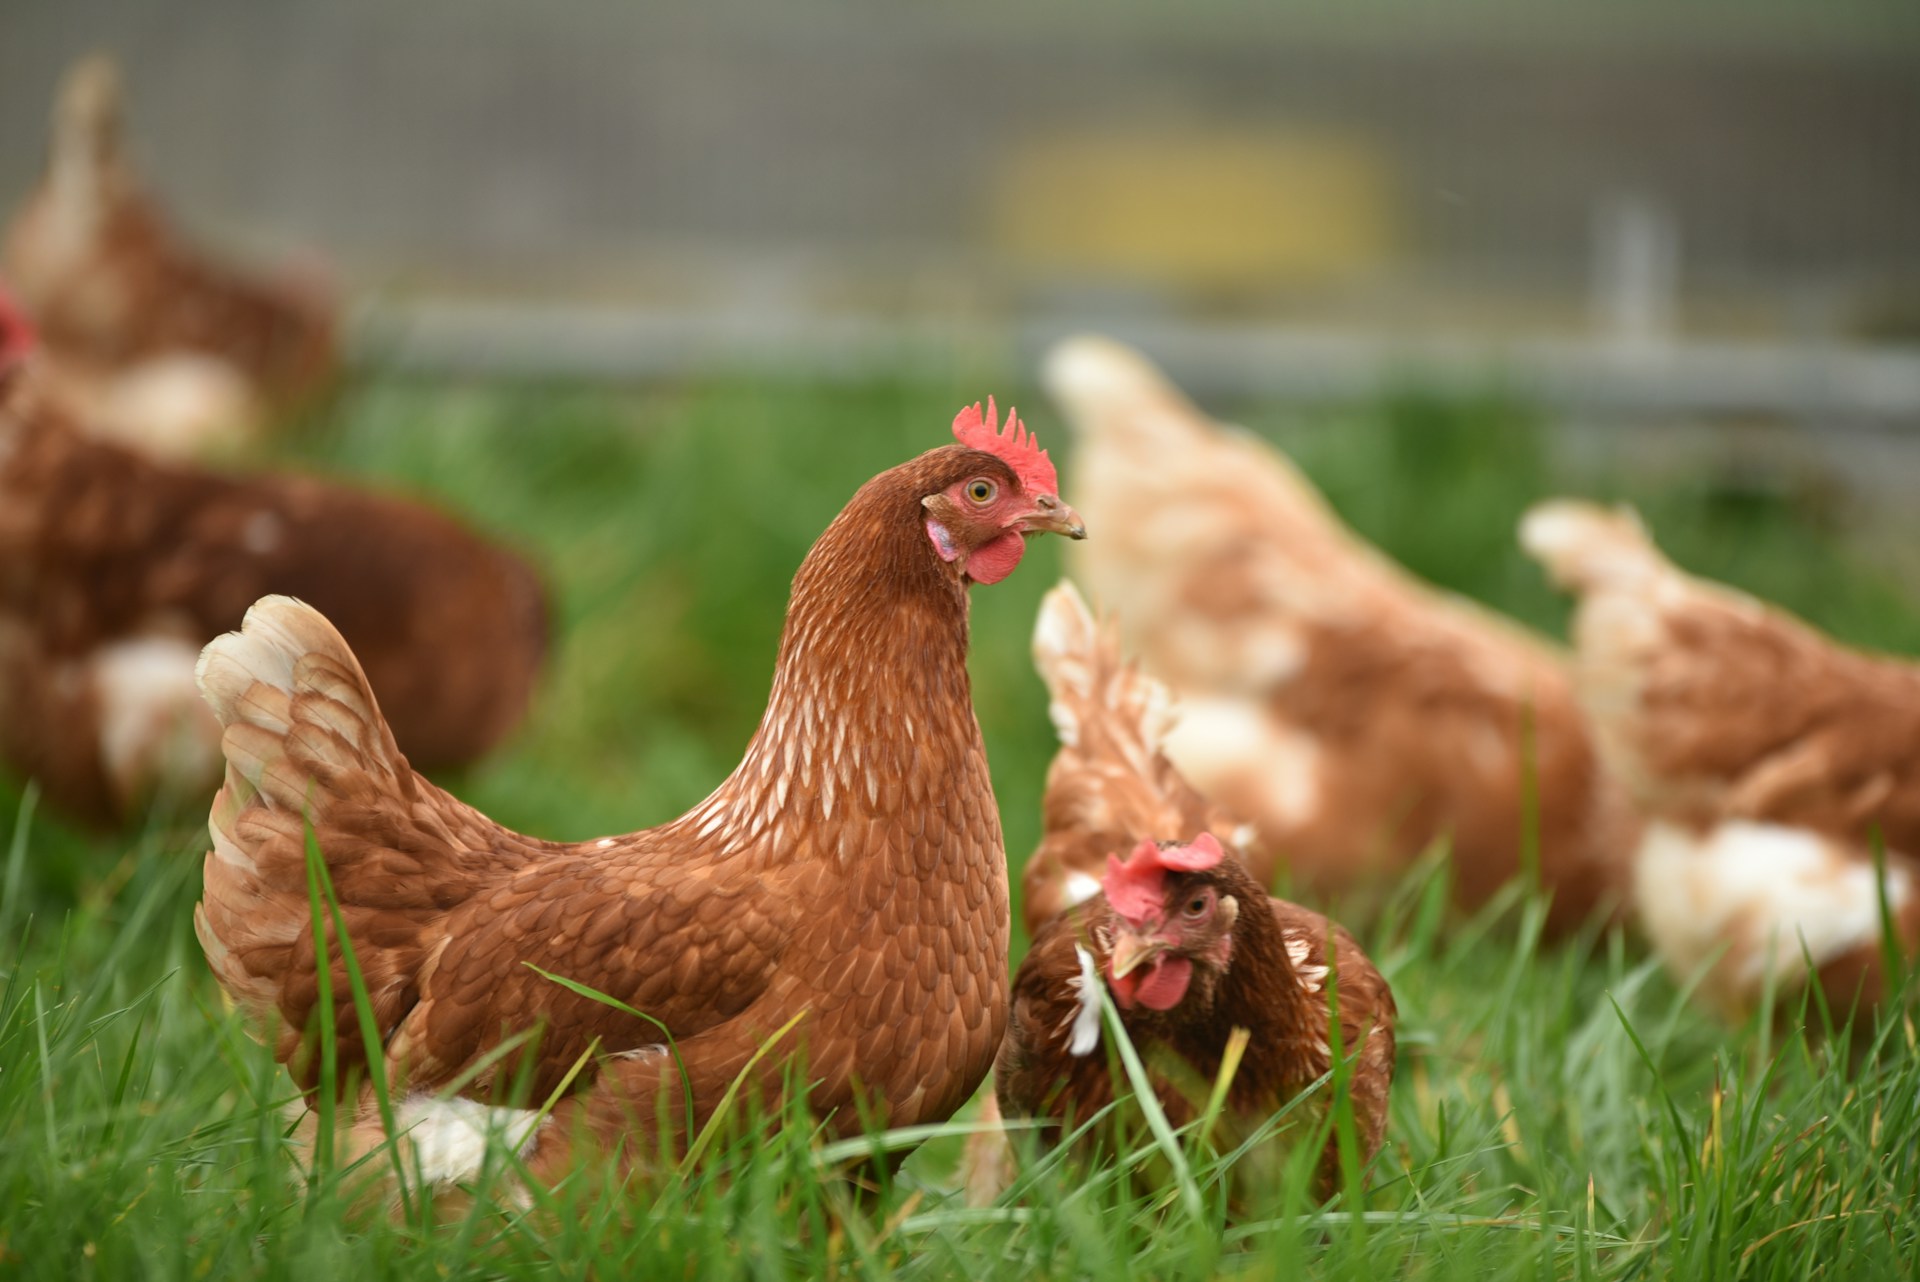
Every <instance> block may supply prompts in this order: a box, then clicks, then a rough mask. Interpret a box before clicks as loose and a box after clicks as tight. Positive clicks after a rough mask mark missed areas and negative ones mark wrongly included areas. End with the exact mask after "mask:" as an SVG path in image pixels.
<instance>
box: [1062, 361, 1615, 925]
mask: <svg viewBox="0 0 1920 1282" xmlns="http://www.w3.org/2000/svg"><path fill="white" fill-rule="evenodd" d="M1045 377H1046V384H1047V387H1048V389H1049V391H1050V392H1051V393H1052V394H1053V396H1054V397H1055V399H1056V400H1057V401H1058V402H1059V403H1060V405H1061V406H1062V407H1063V409H1064V410H1065V412H1066V416H1067V418H1068V420H1069V421H1070V422H1071V424H1072V426H1073V428H1074V430H1075V432H1076V434H1077V437H1078V440H1077V447H1076V450H1075V453H1074V467H1075V471H1076V493H1077V495H1079V496H1081V497H1083V499H1084V503H1085V508H1086V511H1087V512H1088V513H1089V517H1088V519H1089V520H1091V521H1094V522H1095V523H1097V525H1098V526H1099V528H1100V530H1101V532H1102V538H1101V539H1100V540H1099V541H1098V544H1097V545H1093V544H1090V545H1089V546H1088V548H1087V549H1085V551H1084V552H1083V553H1082V554H1080V555H1078V556H1077V557H1076V560H1075V567H1076V572H1077V574H1078V575H1079V576H1080V578H1081V580H1082V582H1083V583H1084V584H1085V585H1086V586H1087V588H1088V590H1089V593H1090V595H1091V596H1092V598H1093V600H1094V601H1095V603H1096V604H1097V605H1098V606H1100V607H1101V608H1103V609H1110V610H1112V611H1114V613H1115V615H1116V616H1117V617H1118V619H1119V622H1120V626H1121V629H1122V633H1123V636H1124V637H1125V639H1126V641H1127V642H1128V645H1129V647H1130V648H1131V649H1132V650H1133V651H1134V652H1135V653H1136V654H1137V655H1138V656H1139V658H1140V661H1141V662H1142V664H1143V665H1144V666H1145V668H1146V669H1147V671H1149V672H1151V673H1153V674H1154V675H1155V676H1157V677H1159V678H1161V679H1162V680H1164V681H1165V682H1166V683H1167V684H1168V685H1169V686H1170V687H1171V688H1172V689H1173V691H1174V693H1175V695H1176V696H1177V697H1178V699H1179V705H1180V713H1179V718H1178V722H1177V724H1176V725H1175V727H1174V728H1173V730H1172V731H1171V732H1170V733H1169V734H1168V736H1167V738H1166V751H1167V755H1168V756H1169V757H1171V758H1172V760H1173V763H1174V764H1175V765H1176V766H1178V767H1179V769H1180V772H1181V773H1182V774H1184V775H1185V776H1186V777H1187V778H1188V779H1189V780H1191V781H1192V782H1193V784H1194V785H1195V786H1196V787H1198V788H1199V789H1200V791H1201V792H1203V793H1204V794H1206V796H1207V797H1208V798H1209V799H1210V800H1212V801H1213V802H1215V803H1217V804H1219V805H1221V806H1223V807H1225V808H1226V809H1228V810H1230V811H1232V812H1233V813H1235V814H1237V815H1240V816H1242V817H1243V818H1245V819H1247V820H1250V821H1251V822H1252V823H1253V824H1254V825H1255V828H1256V829H1257V837H1256V839H1255V841H1254V843H1253V845H1252V848H1251V849H1250V850H1249V851H1248V856H1249V863H1250V866H1251V867H1252V869H1253V871H1254V872H1255V874H1256V875H1257V876H1259V877H1262V878H1265V877H1267V876H1269V875H1270V874H1271V872H1272V871H1273V870H1274V868H1275V866H1276V865H1277V864H1285V865H1286V866H1288V867H1290V868H1291V869H1292V871H1293V873H1294V876H1295V878H1296V881H1297V882H1298V883H1299V884H1301V885H1303V886H1304V887H1306V888H1308V889H1312V890H1325V889H1329V888H1334V887H1340V886H1352V885H1356V884H1365V883H1368V882H1378V881H1383V880H1386V879H1389V878H1391V877H1393V876H1395V875H1396V874H1397V873H1398V872H1399V871H1400V870H1401V869H1403V868H1404V867H1405V866H1406V865H1407V864H1408V863H1409V862H1410V861H1411V860H1412V859H1413V858H1414V857H1416V856H1417V855H1418V854H1419V853H1420V852H1421V851H1422V850H1424V849H1426V848H1427V846H1428V845H1429V844H1430V843H1432V842H1433V841H1435V840H1436V839H1441V838H1445V839H1447V840H1449V841H1450V842H1451V846H1452V851H1453V861H1454V867H1455V871H1456V877H1457V884H1458V887H1459V889H1460V891H1461V892H1462V898H1463V899H1464V900H1465V901H1466V902H1468V903H1478V902H1480V901H1482V900H1484V899H1485V898H1486V897H1487V896H1488V895H1489V894H1490V893H1492V891H1493V890H1494V889H1496V888H1497V887H1498V886H1500V885H1501V884H1502V883H1503V882H1505V881H1507V880H1508V879H1509V878H1511V877H1513V876H1514V875H1515V873H1516V872H1517V871H1519V869H1520V865H1521V854H1522V850H1523V844H1524V841H1525V839H1526V836H1527V832H1528V827H1529V824H1530V819H1529V817H1528V805H1527V793H1528V789H1529V787H1531V788H1534V789H1535V790H1536V794H1535V795H1536V796H1537V801H1538V832H1539V842H1540V845H1539V849H1540V856H1541V871H1542V875H1543V880H1544V881H1545V884H1546V885H1547V886H1548V887H1550V888H1551V889H1552V890H1553V891H1554V895H1555V899H1554V921H1553V924H1554V925H1555V926H1556V927H1567V926H1571V925H1573V924H1574V923H1576V922H1578V921H1580V920H1583V919H1585V918H1586V917H1587V916H1588V915H1589V914H1590V913H1592V912H1593V911H1594V910H1595V909H1596V908H1597V907H1600V906H1602V905H1607V904H1610V903H1612V902H1615V901H1617V899H1618V898H1619V897H1620V896H1621V895H1622V894H1623V891H1624V880H1625V878H1624V869H1625V859H1626V855H1627V854H1628V853H1629V852H1630V851H1631V849H1632V847H1633V842H1634V840H1635V838H1636V834H1637V821H1636V819H1635V816H1634V815H1633V813H1632V811H1631V808H1630V807H1629V805H1628V804H1627V802H1626V799H1625V797H1624V794H1623V793H1622V791H1621V789H1620V788H1619V787H1618V786H1617V785H1616V784H1615V783H1614V782H1613V781H1612V780H1611V779H1609V778H1608V777H1607V776H1606V775H1605V774H1604V773H1603V772H1602V770H1601V769H1600V765H1599V761H1598V757H1597V754H1596V752H1595V751H1594V747H1593V744H1592V741H1591V738H1590V735H1589V732H1588V728H1587V724H1586V719H1585V716H1584V714H1583V713H1582V712H1581V710H1580V707H1579V705H1578V703H1577V701H1576V700H1575V698H1574V694H1573V690H1572V684H1571V680H1570V677H1569V675H1568V671H1567V667H1566V659H1565V656H1564V654H1563V653H1562V652H1561V651H1560V650H1559V649H1558V648H1557V647H1555V646H1553V645H1552V644H1551V643H1549V642H1548V641H1547V640H1546V639H1545V638H1542V637H1539V636H1537V635H1535V634H1534V633H1532V632H1529V631H1527V630H1526V629H1524V628H1522V627H1520V626H1519V625H1517V624H1515V623H1513V622H1512V621H1510V620H1507V619H1505V618H1502V617H1499V616H1497V615H1495V614H1493V613H1492V612H1490V611H1488V610H1485V609H1482V608H1480V607H1478V606H1476V605H1474V604H1472V603H1470V602H1468V601H1465V600H1462V599H1460V598H1458V597H1455V596H1452V595H1449V594H1446V593H1443V592H1440V591H1437V590H1436V589H1434V588H1432V587H1430V586H1428V585H1427V584H1424V583H1421V582H1419V581H1418V580H1416V579H1414V578H1413V577H1412V576H1411V575H1409V574H1408V573H1407V572H1405V571H1404V570H1402V569H1401V568H1400V567H1398V566H1396V565H1394V564H1393V563H1392V562H1390V561H1388V560H1387V559H1386V558H1385V557H1384V556H1382V555H1381V554H1380V553H1379V552H1378V551H1377V550H1376V549H1374V548H1372V547H1370V546H1368V545H1367V544H1365V543H1364V542H1362V541H1361V540H1360V539H1359V538H1358V537H1357V536H1356V535H1354V534H1353V533H1352V532H1351V531H1350V530H1348V529H1347V528H1346V527H1345V526H1344V525H1342V524H1341V522H1340V520H1339V518H1338V517H1336V516H1335V515H1334V513H1333V512H1332V511H1331V510H1330V509H1329V508H1328V506H1327V504H1326V502H1325V500H1324V499H1322V498H1321V496H1320V495H1319V494H1318V493H1317V492H1316V491H1315V490H1314V489H1313V487H1312V486H1311V484H1309V483H1308V481H1307V480H1306V478H1305V477H1303V476H1302V475H1301V474H1300V473H1299V472H1298V471H1297V470H1296V469H1295V468H1294V467H1293V466H1292V464H1291V463H1289V462H1288V461H1287V459H1286V458H1285V457H1283V456H1282V455H1281V454H1280V452H1279V451H1278V450H1276V449H1275V448H1274V447H1273V446H1271V445H1270V444H1268V443H1267V442H1265V441H1262V440H1260V439H1258V438H1256V437H1254V436H1252V435H1249V434H1247V433H1245V432H1242V431H1238V430H1235V429H1231V428H1225V427H1222V426H1220V425H1218V424H1216V423H1214V422H1212V421H1210V420H1209V419H1208V418H1207V417H1206V416H1205V415H1204V414H1202V413H1201V412H1200V411H1199V410H1198V409H1197V408H1195V406H1194V405H1193V404H1192V403H1191V402H1189V401H1188V400H1187V399H1186V398H1185V397H1183V396H1182V395H1181V394H1180V393H1179V392H1178V391H1177V390H1175V389H1174V388H1173V387H1172V386H1170V385H1169V384H1168V382H1167V381H1166V379H1165V378H1163V377H1162V376H1161V374H1160V373H1159V371H1158V370H1156V369H1154V368H1153V367H1152V366H1151V365H1150V364H1149V363H1148V362H1147V361H1146V360H1145V359H1143V358H1142V357H1141V356H1140V355H1139V354H1138V353H1136V352H1133V351H1130V350H1128V349H1127V348H1124V347H1121V346H1119V345H1117V344H1115V343H1112V342H1108V341H1105V340H1100V339H1077V340H1073V341H1071V342H1068V343H1065V344H1063V345H1061V346H1060V347H1059V348H1057V349H1056V350H1055V351H1054V352H1053V354H1052V355H1051V357H1050V358H1049V360H1048V362H1047V367H1046V375H1045ZM1529 752H1531V757H1532V759H1531V761H1529V760H1528V754H1529Z"/></svg>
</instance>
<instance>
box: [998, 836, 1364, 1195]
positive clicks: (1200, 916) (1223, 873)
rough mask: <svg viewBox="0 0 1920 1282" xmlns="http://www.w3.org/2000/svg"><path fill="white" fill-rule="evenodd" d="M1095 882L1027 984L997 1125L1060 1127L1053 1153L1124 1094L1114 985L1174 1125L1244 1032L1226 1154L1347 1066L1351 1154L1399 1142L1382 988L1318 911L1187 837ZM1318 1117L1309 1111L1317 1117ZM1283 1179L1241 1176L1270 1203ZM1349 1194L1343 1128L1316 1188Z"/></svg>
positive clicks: (1212, 845)
mask: <svg viewBox="0 0 1920 1282" xmlns="http://www.w3.org/2000/svg"><path fill="white" fill-rule="evenodd" d="M1100 884H1101V893H1100V894H1099V895H1097V896H1095V897H1094V898H1092V899H1089V900H1087V901H1086V902H1084V903H1082V904H1080V905H1078V906H1077V907H1075V908H1072V909H1069V910H1068V911H1067V912H1066V913H1063V914H1062V915H1061V916H1059V917H1056V918H1055V919H1054V920H1053V921H1052V922H1050V923H1048V924H1047V925H1046V926H1044V927H1042V928H1041V930H1040V932H1039V934H1038V935H1036V936H1035V938H1034V941H1033V948H1032V950H1031V951H1030V952H1028V954H1027V956H1026V959H1025V960H1024V961H1022V962H1021V964H1020V971H1019V973H1018V974H1017V975H1016V976H1015V977H1014V981H1013V1009H1012V1012H1011V1014H1010V1015H1009V1016H1008V1021H1007V1037H1006V1042H1005V1043H1004V1045H1003V1046H1002V1047H1001V1050H1000V1055H999V1059H998V1061H997V1062H996V1064H995V1065H994V1083H995V1091H996V1094H997V1096H998V1101H999V1106H1000V1112H1001V1113H1002V1115H1003V1116H1005V1117H1008V1118H1039V1119H1048V1120H1049V1122H1050V1123H1051V1124H1049V1125H1047V1126H1044V1127H1043V1128H1042V1138H1043V1141H1045V1142H1058V1139H1059V1136H1060V1134H1061V1130H1060V1127H1061V1125H1069V1126H1070V1125H1072V1124H1073V1123H1074V1122H1075V1121H1085V1120H1086V1119H1088V1118H1091V1117H1092V1116H1093V1115H1094V1114H1095V1113H1096V1112H1098V1111H1099V1110H1100V1109H1102V1108H1105V1107H1106V1106H1107V1105H1108V1104H1109V1103H1110V1102H1111V1101H1112V1100H1113V1098H1114V1080H1115V1078H1114V1067H1113V1065H1112V1064H1111V1063H1110V1062H1109V1059H1108V1057H1107V1056H1106V1055H1104V1054H1096V1053H1095V1052H1096V1051H1098V1050H1099V1048H1100V1044H1101V1014H1100V1007H1101V1002H1100V993H1101V989H1102V985H1105V986H1106V987H1107V988H1108V989H1110V990H1111V991H1112V994H1113V997H1114V999H1115V1000H1116V1001H1117V1003H1118V1005H1119V1009H1120V1023H1121V1026H1122V1027H1124V1028H1125V1029H1126V1032H1127V1036H1128V1038H1129V1040H1131V1041H1132V1042H1133V1044H1134V1046H1135V1048H1136V1049H1137V1050H1138V1051H1139V1052H1140V1056H1141V1060H1142V1062H1143V1063H1144V1064H1145V1065H1146V1067H1147V1069H1148V1072H1149V1074H1150V1075H1151V1081H1152V1083H1153V1088H1154V1094H1155V1097H1156V1098H1157V1099H1158V1100H1159V1102H1160V1105H1161V1107H1162V1108H1163V1109H1164V1110H1165V1111H1166V1114H1167V1117H1168V1120H1169V1121H1171V1122H1172V1123H1173V1124H1174V1125H1175V1126H1180V1125H1184V1124H1185V1123H1187V1122H1190V1121H1193V1120H1195V1119H1196V1118H1198V1117H1199V1116H1201V1113H1202V1110H1203V1108H1204V1105H1205V1101H1206V1099H1207V1096H1208V1093H1209V1091H1210V1090H1211V1089H1212V1087H1213V1084H1214V1082H1215V1080H1216V1079H1217V1078H1218V1077H1219V1076H1220V1072H1221V1066H1222V1063H1223V1060H1224V1057H1225V1055H1226V1052H1227V1045H1228V1040H1229V1037H1230V1036H1231V1035H1232V1032H1233V1030H1234V1029H1246V1030H1247V1032H1248V1033H1249V1034H1251V1036H1250V1038H1249V1040H1248V1042H1247V1045H1246V1051H1245V1056H1244V1058H1243V1059H1242V1060H1241V1061H1240V1064H1239V1067H1238V1070H1237V1071H1236V1072H1235V1073H1234V1075H1233V1079H1232V1085H1231V1086H1230V1088H1229V1090H1228V1093H1227V1097H1226V1107H1225V1111H1224V1117H1225V1125H1226V1128H1227V1138H1226V1142H1225V1144H1224V1145H1222V1149H1223V1151H1227V1150H1231V1149H1232V1148H1234V1147H1237V1146H1238V1145H1239V1144H1241V1143H1243V1142H1245V1141H1246V1140H1247V1139H1249V1138H1251V1137H1252V1135H1253V1134H1254V1132H1255V1131H1256V1130H1257V1129H1258V1128H1259V1127H1260V1126H1261V1125H1262V1124H1263V1123H1264V1122H1265V1121H1266V1120H1267V1119H1268V1118H1270V1117H1271V1116H1272V1115H1273V1114H1274V1113H1275V1112H1277V1111H1279V1110H1280V1109H1282V1108H1283V1107H1285V1106H1286V1105H1287V1104H1289V1103H1290V1102H1291V1101H1293V1100H1294V1099H1295V1097H1297V1096H1298V1095H1299V1094H1300V1093H1301V1092H1302V1091H1304V1090H1306V1089H1307V1088H1308V1087H1310V1086H1312V1085H1313V1084H1314V1083H1315V1082H1317V1081H1319V1080H1320V1079H1321V1078H1322V1077H1325V1076H1327V1075H1328V1074H1329V1073H1330V1072H1332V1071H1333V1070H1334V1064H1335V1060H1336V1057H1339V1058H1342V1059H1350V1060H1351V1069H1350V1070H1349V1071H1350V1076H1349V1077H1348V1090H1349V1092H1350V1096H1351V1099H1352V1102H1353V1135H1354V1141H1355V1144H1356V1153H1355V1155H1356V1156H1357V1157H1358V1158H1359V1159H1360V1160H1361V1161H1362V1162H1365V1161H1367V1160H1370V1159H1371V1158H1372V1156H1373V1155H1374V1153H1376V1152H1377V1151H1378V1150H1379V1148H1380V1142H1381V1140H1382V1138H1383V1137H1384V1135H1385V1133H1386V1124H1387V1098H1388V1093H1389V1090H1390V1088H1391V1086H1392V1084H1393V1065H1394V1037H1393V1027H1394V1018H1395V1013H1396V1012H1395V1009H1394V1004H1393V994H1392V993H1391V992H1390V991H1389V989H1388V987H1387V983H1386V980H1385V979H1383V978H1382V977H1381V975H1380V972H1379V971H1378V970H1376V969H1375V968H1374V966H1373V963H1372V962H1371V961H1369V960H1368V959H1367V957H1366V954H1364V953H1363V952H1361V951H1360V946H1359V944H1357V943H1355V942H1354V939H1353V936H1351V935H1349V934H1348V933H1347V932H1346V931H1345V930H1343V929H1341V928H1340V927H1338V926H1336V925H1334V924H1333V923H1332V922H1330V921H1328V920H1327V919H1326V918H1325V917H1323V916H1321V915H1320V914H1319V913H1316V912H1313V911H1311V910H1309V909H1306V908H1302V907H1300V906H1298V905H1297V904H1290V903H1287V902H1286V901H1284V900H1279V899H1270V898H1268V896H1267V893H1266V891H1265V890H1264V889H1263V888H1262V887H1261V885H1260V883H1259V882H1257V881H1255V880H1254V879H1253V877H1252V876H1250V875H1249V874H1248V872H1247V870H1246V867H1245V866H1244V865H1243V864H1241V862H1240V861H1239V860H1238V859H1236V858H1233V857H1232V856H1230V855H1227V854H1226V853H1225V851H1224V850H1223V848H1222V847H1221V845H1220V842H1219V840H1218V839H1217V838H1216V837H1214V835H1213V834H1211V833H1201V834H1200V835H1199V836H1198V837H1195V838H1194V839H1193V840H1192V841H1190V842H1186V843H1180V842H1170V841H1160V842H1155V841H1151V840H1146V841H1142V842H1140V844H1139V845H1137V846H1136V847H1134V848H1133V850H1132V853H1131V854H1129V855H1128V857H1127V858H1126V860H1125V861H1124V862H1123V861H1122V860H1121V859H1120V858H1119V856H1118V855H1117V854H1115V855H1109V856H1108V864H1107V871H1106V875H1105V876H1104V877H1103V878H1102V879H1101V883H1100ZM1336 1000H1337V1004H1338V1009H1339V1018H1338V1020H1337V1021H1336V1020H1335V1019H1334V1018H1333V1011H1332V1005H1333V1003H1334V1002H1335V1001H1336ZM1336 1047H1337V1050H1336ZM1322 1098H1323V1100H1324V1098H1325V1097H1322ZM1323 1108H1324V1105H1322V1106H1321V1107H1317V1108H1315V1109H1314V1110H1312V1111H1311V1112H1310V1113H1308V1114H1306V1116H1308V1117H1311V1118H1312V1119H1313V1120H1316V1121H1317V1120H1319V1118H1320V1116H1323V1115H1324V1113H1323ZM1056 1119H1057V1120H1056ZM1279 1169H1281V1168H1280V1165H1279V1163H1277V1162H1263V1161H1259V1160H1257V1159H1256V1160H1254V1162H1253V1164H1252V1166H1251V1167H1250V1168H1247V1167H1245V1165H1244V1164H1243V1169H1242V1170H1241V1171H1240V1176H1241V1179H1240V1181H1239V1193H1240V1196H1241V1199H1242V1200H1243V1201H1244V1200H1246V1199H1247V1198H1249V1197H1257V1196H1258V1187H1259V1185H1260V1184H1261V1183H1262V1182H1264V1180H1270V1179H1271V1178H1272V1177H1273V1176H1275V1175H1276V1174H1277V1172H1278V1170H1279ZM1341 1183H1342V1179H1341V1163H1340V1145H1339V1135H1338V1131H1337V1128H1334V1129H1332V1130H1330V1132H1329V1134H1328V1136H1327V1139H1326V1141H1325V1143H1324V1147H1323V1149H1322V1151H1321V1156H1320V1160H1319V1163H1318V1167H1317V1180H1316V1189H1315V1192H1316V1193H1317V1195H1319V1196H1321V1197H1326V1196H1329V1195H1331V1194H1332V1193H1333V1192H1334V1191H1336V1190H1337V1189H1339V1188H1340V1187H1341Z"/></svg>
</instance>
